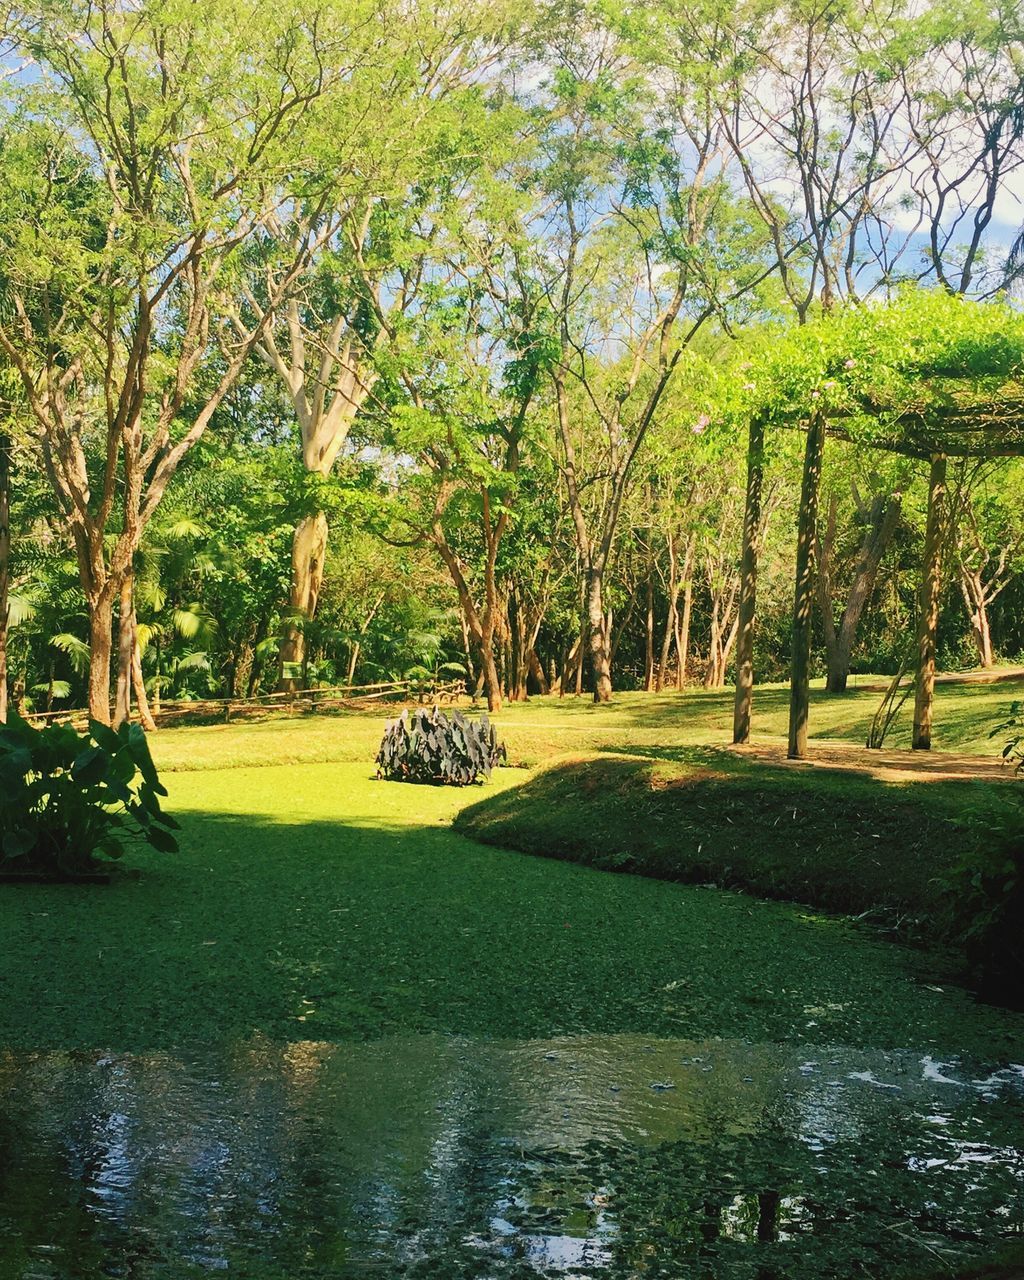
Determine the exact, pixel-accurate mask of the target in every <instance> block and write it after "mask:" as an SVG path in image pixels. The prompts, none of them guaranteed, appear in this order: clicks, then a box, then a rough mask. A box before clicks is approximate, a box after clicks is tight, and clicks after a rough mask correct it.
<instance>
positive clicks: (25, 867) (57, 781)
mask: <svg viewBox="0 0 1024 1280" xmlns="http://www.w3.org/2000/svg"><path fill="white" fill-rule="evenodd" d="M136 779H138V781H136ZM166 794H167V792H166V790H165V789H164V788H163V787H162V786H161V785H160V780H159V779H158V777H157V773H156V768H155V766H154V764H153V759H152V757H151V756H150V754H149V744H148V743H147V741H146V735H145V733H143V731H142V729H141V728H139V726H138V725H127V724H126V725H122V726H121V728H120V729H119V730H118V731H117V732H116V733H115V732H114V730H113V729H110V728H108V727H107V726H106V725H103V724H98V723H97V722H95V721H93V722H91V723H90V726H89V732H88V733H78V732H76V731H75V730H74V729H72V728H71V726H70V725H51V726H50V727H49V728H46V729H34V728H33V727H32V726H31V725H30V724H28V723H27V722H26V721H25V720H23V719H22V718H21V717H20V716H17V715H12V716H11V717H10V719H9V720H8V722H7V724H6V725H0V870H3V871H5V872H12V871H13V872H31V873H33V874H39V873H42V874H45V875H54V876H60V875H77V874H82V873H85V872H89V871H93V870H95V868H96V865H97V856H98V855H102V856H104V857H107V858H119V857H120V856H121V854H122V853H123V852H124V840H125V839H126V838H128V839H139V840H143V841H145V842H146V843H147V844H150V845H152V846H153V848H154V849H160V850H163V851H166V852H173V851H174V850H176V849H177V847H178V846H177V842H176V840H175V838H174V836H173V835H172V834H171V832H172V829H176V828H177V825H178V824H177V823H176V822H175V821H174V819H173V818H171V817H169V816H168V815H167V814H165V813H164V812H163V811H162V809H161V808H160V800H159V797H160V796H165V795H166Z"/></svg>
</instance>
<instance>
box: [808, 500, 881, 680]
mask: <svg viewBox="0 0 1024 1280" xmlns="http://www.w3.org/2000/svg"><path fill="white" fill-rule="evenodd" d="M855 493H856V491H855ZM858 501H859V500H858ZM861 509H862V511H863V510H864V509H865V508H864V507H862V508H861ZM899 516H900V499H899V498H898V497H891V496H889V497H887V496H886V495H884V494H878V495H877V496H876V497H875V499H874V501H873V502H872V504H871V509H870V512H869V514H868V517H867V524H866V528H865V530H864V536H863V538H862V539H861V545H860V550H859V551H858V554H857V563H856V566H855V568H854V571H853V579H852V581H851V582H850V589H849V591H848V592H847V594H846V604H845V607H844V608H843V616H842V618H841V619H840V621H839V626H838V628H837V627H836V625H835V619H834V617H833V612H832V608H833V606H832V574H831V570H832V560H833V549H834V545H835V525H836V500H835V498H833V500H832V502H831V503H830V504H829V514H828V520H827V523H826V530H825V539H824V542H823V544H822V546H821V548H820V565H819V576H818V585H819V595H820V597H821V613H822V621H823V624H824V627H823V629H824V638H825V662H826V669H827V673H828V674H827V679H826V684H825V687H826V688H827V689H828V691H829V692H830V693H844V692H845V691H846V686H847V682H848V681H849V678H850V657H851V655H852V653H853V644H854V641H855V640H856V638H857V628H858V627H859V626H860V620H861V616H862V615H863V613H864V607H865V605H866V604H867V602H868V600H870V598H871V593H872V592H873V591H874V589H875V582H876V580H877V578H878V570H879V568H880V566H881V563H882V557H883V556H884V555H885V552H886V549H887V547H888V546H889V543H890V542H891V541H892V537H893V534H894V533H895V532H896V527H897V524H898V523H899Z"/></svg>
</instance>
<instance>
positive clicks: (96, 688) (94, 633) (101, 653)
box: [88, 583, 114, 724]
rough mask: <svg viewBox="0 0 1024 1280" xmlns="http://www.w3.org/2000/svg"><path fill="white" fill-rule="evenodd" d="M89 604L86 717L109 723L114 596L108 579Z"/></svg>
mask: <svg viewBox="0 0 1024 1280" xmlns="http://www.w3.org/2000/svg"><path fill="white" fill-rule="evenodd" d="M88 604H89V717H90V719H92V720H98V721H99V722H100V723H101V724H110V660H111V656H112V654H113V649H114V600H113V592H112V591H111V590H110V587H109V583H108V584H107V586H106V587H105V588H104V589H103V590H102V591H100V592H99V594H98V595H97V596H96V597H94V598H93V599H92V600H90V601H89V602H88Z"/></svg>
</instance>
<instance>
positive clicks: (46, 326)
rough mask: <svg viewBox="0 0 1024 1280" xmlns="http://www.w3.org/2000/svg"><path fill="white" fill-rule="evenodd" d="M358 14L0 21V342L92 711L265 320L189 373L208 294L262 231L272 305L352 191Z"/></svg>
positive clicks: (116, 13) (208, 307)
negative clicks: (189, 472) (151, 538)
mask: <svg viewBox="0 0 1024 1280" xmlns="http://www.w3.org/2000/svg"><path fill="white" fill-rule="evenodd" d="M375 16H376V17H379V14H378V13H377V8H376V6H375V5H374V4H373V3H371V2H370V0H366V2H365V3H362V2H360V0H357V2H356V3H346V4H345V5H341V6H336V5H334V4H333V3H332V0H323V2H321V0H292V2H291V3H285V4H283V5H278V6H275V7H274V8H273V9H267V8H266V7H263V6H261V7H260V8H259V10H258V11H257V12H255V13H253V14H251V15H250V13H249V11H248V10H246V9H244V8H242V7H241V5H240V4H239V2H238V0H213V2H212V3H209V4H203V5H201V6H194V5H179V4H177V3H174V2H172V0H145V2H144V3H141V4H138V5H130V6H129V5H123V4H120V3H118V0H104V2H103V3H100V4H98V5H94V4H85V3H84V2H82V0H60V2H59V3H55V4H53V5H49V6H47V8H46V10H45V12H44V13H43V15H42V16H39V15H38V14H36V13H34V12H20V11H16V12H15V14H14V15H13V18H12V21H11V22H10V23H9V24H8V30H7V34H8V39H9V42H10V43H11V44H12V46H14V48H15V49H16V50H17V52H18V53H19V54H20V55H21V56H23V57H25V58H27V59H29V60H30V61H31V62H32V63H33V64H34V67H35V72H36V75H35V77H34V78H33V79H32V81H31V83H30V84H28V85H26V86H24V87H22V88H21V90H20V92H19V93H18V96H17V98H16V100H15V101H14V102H13V103H8V105H7V108H6V113H5V115H6V118H5V121H4V124H5V131H6V134H7V144H6V146H5V149H4V153H3V166H4V178H5V194H4V204H3V208H2V210H0V213H2V218H0V222H2V231H0V236H2V243H0V251H2V252H3V255H4V262H5V274H6V282H7V287H8V290H9V293H10V296H11V299H12V304H13V305H12V311H13V315H12V317H11V318H10V319H7V318H5V319H3V320H2V321H0V350H2V352H3V353H4V355H5V356H6V358H7V359H8V360H9V362H10V363H11V364H12V365H13V366H14V367H15V368H16V369H17V371H18V373H19V375H20V377H21V381H22V385H23V387H24V391H25V396H26V399H27V401H28V406H29V409H30V411H31V413H32V415H33V417H34V419H35V423H36V430H37V435H38V440H39V444H40V448H41V451H42V455H43V460H44V464H45V469H46V474H47V476H48V478H49V481H50V483H51V485H52V487H53V491H54V495H55V498H56V501H57V503H58V505H59V507H60V510H61V512H62V514H63V516H64V518H65V520H66V522H67V525H68V528H69V531H70V534H71V538H72V541H73V544H74V548H75V552H76V556H77V559H78V565H79V572H80V576H81V582H82V588H83V592H84V594H85V598H86V601H87V605H88V609H89V629H90V635H89V644H90V653H91V660H90V675H89V706H90V712H91V714H92V715H93V716H94V717H95V718H96V719H99V720H102V721H107V720H109V717H110V710H109V687H110V662H111V652H112V626H113V610H114V604H115V601H117V600H118V599H119V597H120V595H121V592H122V587H123V584H124V582H125V579H126V578H127V577H128V576H129V575H130V573H131V570H132V563H133V559H134V557H135V554H136V552H137V550H138V547H139V544H140V539H141V537H142V534H143V532H144V530H145V528H146V526H147V524H148V523H149V521H150V520H151V519H152V517H153V514H154V512H155V511H156V509H157V508H158V506H159V504H160V502H161V501H162V499H163V496H164V494H165V492H166V490H167V487H168V485H169V483H170V481H171V480H172V478H173V477H174V475H175V473H176V471H177V470H178V468H179V466H180V465H181V463H182V461H183V460H184V458H185V457H186V456H187V455H188V454H189V452H190V451H191V450H192V449H193V448H194V447H195V445H196V444H197V442H198V441H199V440H200V439H201V438H202V436H203V434H204V432H205V431H206V429H207V427H208V425H209V423H210V420H211V418H212V416H213V414H214V413H215V411H216V409H217V407H218V406H219V404H220V403H221V402H222V401H223V399H224V397H225V395H226V394H227V392H228V391H229V389H230V388H231V386H232V384H233V383H234V381H235V380H236V379H237V377H238V375H239V372H240V370H241V368H242V366H243V364H244V362H245V360H246V359H247V357H248V355H249V352H250V351H251V349H252V348H253V347H254V346H255V345H256V343H257V342H258V341H259V340H260V338H261V337H262V335H263V332H264V329H265V327H266V324H265V322H264V323H258V324H257V325H256V326H254V328H253V329H252V331H251V332H250V333H249V335H248V337H247V339H246V341H244V342H241V343H238V344H237V345H236V347H235V349H234V351H233V352H232V355H231V358H230V360H229V361H228V362H227V363H226V364H225V365H224V366H223V368H220V369H218V370H217V371H216V374H214V375H213V376H211V377H209V378H207V376H206V375H207V373H208V371H209V366H208V365H207V363H206V357H207V355H208V343H209V335H210V330H211V326H212V325H213V324H214V323H215V322H216V315H215V297H216V288H217V285H218V283H219V281H220V279H221V277H222V275H223V274H224V273H225V272H226V271H227V270H228V269H229V268H230V266H231V264H233V262H234V261H235V260H236V258H237V256H238V255H239V253H240V252H241V250H242V249H243V247H244V246H245V245H246V243H247V241H249V240H250V239H251V238H252V237H253V236H254V235H255V234H256V233H257V232H258V231H259V230H260V229H262V228H263V227H264V226H266V225H267V223H268V220H270V219H271V218H274V217H276V218H278V220H279V221H280V223H281V225H283V226H285V227H287V246H288V247H287V252H286V253H282V256H281V264H282V265H281V270H280V271H279V273H278V275H277V277H276V280H275V296H274V297H273V298H271V299H269V300H268V309H267V313H266V314H267V315H268V316H269V315H270V314H272V312H273V310H274V309H275V307H276V306H277V304H278V301H279V299H280V298H282V297H284V296H287V293H288V290H289V289H290V287H291V285H292V283H293V281H294V280H295V279H296V278H298V277H299V276H300V275H301V273H302V271H303V269H304V267H305V264H306V263H307V261H308V260H309V257H310V255H311V253H312V252H313V251H314V250H315V248H316V246H317V244H318V243H319V242H320V241H321V240H322V239H323V237H324V235H325V234H327V233H328V228H329V225H330V224H329V221H328V222H327V224H326V225H325V216H326V215H327V213H328V211H329V210H331V209H332V208H333V207H336V205H337V203H338V199H337V197H338V192H339V189H341V188H343V187H344V186H345V184H346V183H347V184H348V186H349V187H350V188H352V187H358V186H360V185H361V184H362V181H363V178H362V176H361V173H360V163H359V160H360V154H361V152H360V139H359V131H360V121H361V120H362V118H363V116H364V115H365V110H366V106H367V103H368V102H369V101H372V100H373V98H374V96H375V91H376V87H377V85H378V83H379V82H378V80H377V78H376V55H377V36H376V28H375V27H374V24H373V19H374V17H375ZM362 127H363V129H364V130H365V124H364V125H363V126H362ZM297 158H299V159H298V160H297ZM187 404H189V405H190V407H191V413H190V420H189V421H187V422H184V421H182V417H181V415H182V412H183V410H184V408H185V407H186V405H187ZM122 623H123V625H124V626H125V627H130V625H131V610H130V609H129V610H125V611H123V612H122Z"/></svg>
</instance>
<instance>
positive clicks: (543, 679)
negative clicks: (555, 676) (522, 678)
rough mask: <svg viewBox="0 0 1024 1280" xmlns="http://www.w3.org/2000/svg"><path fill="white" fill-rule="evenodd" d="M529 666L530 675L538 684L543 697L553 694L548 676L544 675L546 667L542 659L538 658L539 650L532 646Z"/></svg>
mask: <svg viewBox="0 0 1024 1280" xmlns="http://www.w3.org/2000/svg"><path fill="white" fill-rule="evenodd" d="M529 664H530V675H531V676H533V678H534V680H535V681H536V682H537V689H538V691H539V692H540V694H541V696H542V697H547V695H548V694H549V693H550V692H551V686H550V684H549V683H548V678H547V676H546V675H545V674H544V666H543V664H542V662H541V660H540V658H538V657H537V650H536V649H534V648H533V647H532V646H531V648H530V655H529Z"/></svg>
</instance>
